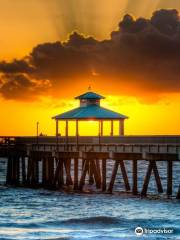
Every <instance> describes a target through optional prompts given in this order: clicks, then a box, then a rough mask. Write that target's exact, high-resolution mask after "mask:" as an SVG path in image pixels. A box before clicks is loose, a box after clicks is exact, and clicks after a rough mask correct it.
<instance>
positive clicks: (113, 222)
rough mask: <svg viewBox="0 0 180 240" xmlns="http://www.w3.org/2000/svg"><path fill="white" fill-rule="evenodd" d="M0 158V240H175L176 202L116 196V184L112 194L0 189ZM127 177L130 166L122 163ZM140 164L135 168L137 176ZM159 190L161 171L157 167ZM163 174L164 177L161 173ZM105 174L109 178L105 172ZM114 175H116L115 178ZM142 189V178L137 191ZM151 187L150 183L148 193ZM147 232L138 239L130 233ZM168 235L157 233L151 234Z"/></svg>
mask: <svg viewBox="0 0 180 240" xmlns="http://www.w3.org/2000/svg"><path fill="white" fill-rule="evenodd" d="M5 167H6V161H5V159H1V161H0V176H1V179H0V181H1V184H2V185H1V186H0V239H1V240H3V239H9V240H10V239H11V240H13V239H23V240H30V239H32V240H33V239H51V240H52V239H90V240H92V239H102V240H105V239H106V240H111V239H113V240H114V239H117V240H118V239H132V240H133V239H180V201H179V200H176V199H175V194H174V196H173V198H171V199H167V198H166V197H165V195H163V194H162V195H158V197H157V195H154V194H153V195H151V196H149V197H147V198H140V197H133V196H132V195H130V194H122V193H120V192H119V191H118V188H119V186H121V184H122V185H123V183H122V181H121V178H119V179H117V182H116V187H115V193H114V194H112V195H110V194H100V193H92V194H91V193H83V194H78V193H66V192H60V191H48V190H44V189H36V190H35V189H27V188H10V187H6V186H3V181H4V179H5V170H4V169H5ZM126 167H127V169H128V175H129V176H130V173H131V167H130V166H129V165H128V163H127V166H126ZM146 167H147V166H146V165H145V163H143V162H142V163H141V164H140V165H139V171H141V175H142V176H143V169H146ZM158 168H159V169H160V175H161V176H162V182H163V186H165V166H164V165H163V163H161V166H158ZM163 173H164V174H163ZM174 173H175V174H174V189H175V191H176V190H177V187H178V183H180V182H179V173H180V172H179V167H178V165H177V166H176V165H175V166H174ZM109 174H110V173H109ZM119 175H120V174H119ZM140 185H141V186H142V178H140V179H139V186H140ZM155 188H156V185H155V183H154V181H153V177H152V180H151V185H150V189H149V191H150V192H152V193H154V192H155ZM137 227H141V228H143V230H144V231H145V230H147V229H149V230H150V231H151V233H150V232H149V233H145V234H143V235H141V236H140V237H138V236H137V235H136V234H135V228H137ZM164 228H165V229H170V230H172V232H171V233H164V234H163V233H157V232H154V233H152V231H154V230H159V229H160V230H161V231H162V230H163V229H164Z"/></svg>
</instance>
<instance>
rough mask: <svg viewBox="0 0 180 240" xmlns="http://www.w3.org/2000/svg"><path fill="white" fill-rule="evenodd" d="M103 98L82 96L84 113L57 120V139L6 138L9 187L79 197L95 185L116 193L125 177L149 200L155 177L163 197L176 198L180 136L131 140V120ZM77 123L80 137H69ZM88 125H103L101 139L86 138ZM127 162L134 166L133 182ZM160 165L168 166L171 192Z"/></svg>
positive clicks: (1, 151) (1, 152)
mask: <svg viewBox="0 0 180 240" xmlns="http://www.w3.org/2000/svg"><path fill="white" fill-rule="evenodd" d="M102 98H103V97H102V96H100V95H98V94H95V93H93V92H87V93H85V94H83V95H81V96H79V97H77V99H79V100H80V107H79V108H76V109H73V110H71V111H69V112H66V113H63V114H60V115H57V116H55V117H53V119H54V120H55V123H56V136H54V137H43V136H36V137H5V136H2V137H0V158H6V159H7V168H6V184H7V185H12V186H23V187H30V188H46V189H52V190H64V189H66V190H67V189H68V190H70V191H74V192H83V191H84V189H85V186H86V185H90V186H94V191H98V192H103V193H113V191H114V184H115V181H116V179H117V177H118V175H121V177H122V180H123V184H124V189H123V190H124V192H126V193H131V194H133V195H141V196H147V194H148V186H149V182H150V178H151V176H152V175H154V180H155V183H156V187H157V192H158V193H160V194H162V193H164V194H166V195H167V196H169V197H170V196H171V195H172V193H173V180H174V176H173V173H174V171H173V167H174V164H180V136H126V135H124V122H125V120H126V119H127V118H128V117H126V116H125V115H122V114H119V113H116V112H113V111H110V110H108V109H105V108H102V107H101V106H100V99H102ZM72 120H73V121H75V122H76V124H75V125H76V135H75V136H69V134H68V121H72ZM82 120H91V121H98V122H99V133H98V135H97V136H94V137H90V136H89V137H88V136H86V137H85V136H84V137H83V136H80V135H79V123H80V121H82ZM60 121H65V123H66V130H65V133H66V134H65V136H61V134H60V133H59V122H60ZM103 121H110V122H111V124H110V125H111V129H110V136H104V135H103ZM114 121H118V122H119V135H118V136H115V135H114V127H113V126H114ZM142 161H145V162H146V165H145V166H144V168H146V169H145V174H144V176H143V183H142V186H139V185H138V177H139V174H140V173H141V169H139V163H140V162H142ZM126 162H129V164H130V165H129V166H130V168H131V173H132V174H131V181H130V180H129V174H128V172H127V165H126ZM159 162H164V163H165V164H166V173H164V174H165V175H166V186H165V188H164V186H163V184H162V181H161V177H162V176H160V172H159V169H158V163H159ZM119 169H120V171H118V170H119ZM108 174H109V181H107V175H108ZM179 174H180V173H179ZM163 177H164V176H163ZM179 186H180V183H179ZM176 198H177V199H180V187H179V189H176Z"/></svg>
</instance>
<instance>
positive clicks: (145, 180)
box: [141, 161, 153, 196]
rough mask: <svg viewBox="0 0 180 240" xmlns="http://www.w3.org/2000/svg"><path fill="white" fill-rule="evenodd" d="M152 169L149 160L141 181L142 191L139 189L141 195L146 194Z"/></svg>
mask: <svg viewBox="0 0 180 240" xmlns="http://www.w3.org/2000/svg"><path fill="white" fill-rule="evenodd" d="M152 169H153V165H152V161H149V165H148V169H147V173H146V176H145V178H144V183H143V187H142V191H141V196H146V195H147V189H148V185H149V180H150V177H151V172H152Z"/></svg>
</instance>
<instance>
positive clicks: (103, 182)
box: [102, 159, 106, 192]
mask: <svg viewBox="0 0 180 240" xmlns="http://www.w3.org/2000/svg"><path fill="white" fill-rule="evenodd" d="M102 191H103V192H104V191H106V159H102Z"/></svg>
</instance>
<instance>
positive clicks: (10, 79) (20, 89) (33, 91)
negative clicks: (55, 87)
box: [0, 74, 50, 100]
mask: <svg viewBox="0 0 180 240" xmlns="http://www.w3.org/2000/svg"><path fill="white" fill-rule="evenodd" d="M2 82H3V84H2V86H1V88H0V89H1V94H2V96H3V97H4V98H6V99H17V100H19V99H27V100H29V99H32V96H33V97H35V96H37V95H39V94H40V93H42V92H44V90H47V89H48V88H49V87H50V84H49V82H48V81H47V80H46V81H45V80H44V81H37V80H32V79H31V78H29V77H28V75H26V74H5V75H3V77H2Z"/></svg>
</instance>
